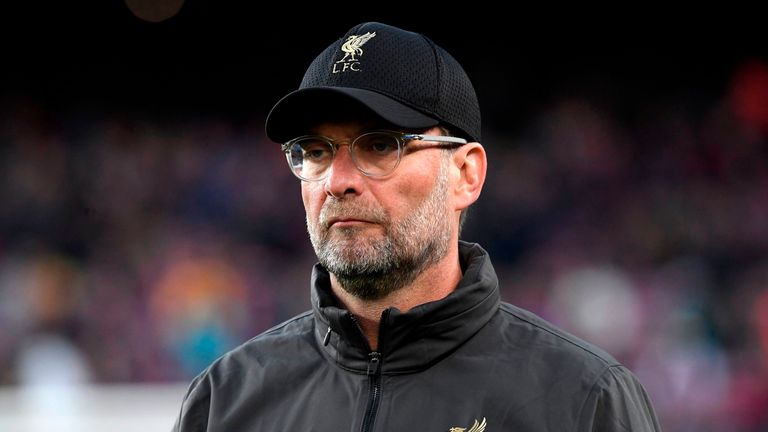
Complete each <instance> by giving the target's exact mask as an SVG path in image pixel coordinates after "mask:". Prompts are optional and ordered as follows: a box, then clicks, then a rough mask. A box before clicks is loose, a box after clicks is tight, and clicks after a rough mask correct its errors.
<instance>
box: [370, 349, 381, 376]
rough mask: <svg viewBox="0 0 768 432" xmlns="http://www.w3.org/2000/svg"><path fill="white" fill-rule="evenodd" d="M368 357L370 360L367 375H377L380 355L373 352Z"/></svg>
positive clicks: (379, 366) (379, 367)
mask: <svg viewBox="0 0 768 432" xmlns="http://www.w3.org/2000/svg"><path fill="white" fill-rule="evenodd" d="M368 357H370V358H371V359H370V361H369V362H368V375H369V376H370V375H378V374H379V371H380V369H381V353H378V352H376V351H373V352H371V353H369V354H368Z"/></svg>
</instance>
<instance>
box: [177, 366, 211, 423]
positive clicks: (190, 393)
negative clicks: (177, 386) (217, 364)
mask: <svg viewBox="0 0 768 432" xmlns="http://www.w3.org/2000/svg"><path fill="white" fill-rule="evenodd" d="M206 372H207V371H206ZM206 372H203V373H201V374H200V375H198V376H197V377H196V378H195V379H194V380H193V381H192V383H191V384H190V385H189V389H188V390H187V394H186V395H185V396H184V400H183V401H182V403H181V409H180V411H179V416H178V417H177V418H176V423H175V424H174V425H173V432H205V431H206V430H208V413H209V410H210V405H211V386H210V382H209V381H208V379H207V373H206Z"/></svg>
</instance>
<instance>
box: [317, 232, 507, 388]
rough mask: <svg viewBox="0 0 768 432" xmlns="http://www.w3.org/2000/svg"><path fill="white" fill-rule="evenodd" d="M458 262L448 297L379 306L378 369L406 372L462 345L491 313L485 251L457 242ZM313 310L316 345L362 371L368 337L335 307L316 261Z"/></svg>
mask: <svg viewBox="0 0 768 432" xmlns="http://www.w3.org/2000/svg"><path fill="white" fill-rule="evenodd" d="M459 262H460V264H461V267H462V271H463V276H462V279H461V281H460V282H459V285H458V286H457V287H456V290H454V291H453V292H452V293H451V294H449V295H448V296H447V297H445V298H443V299H441V300H438V301H434V302H429V303H425V304H422V305H419V306H417V307H415V308H413V309H411V310H409V311H408V312H405V313H403V312H401V311H400V310H398V309H397V308H394V307H392V308H389V309H387V310H385V311H384V313H383V314H382V320H381V329H380V333H379V352H380V353H381V370H382V373H384V374H397V373H409V372H416V371H419V370H422V369H425V368H427V367H429V366H431V365H432V364H434V363H436V362H437V361H439V360H440V359H442V358H443V357H445V356H446V355H448V354H450V353H451V352H453V351H454V350H455V349H456V348H458V347H459V346H461V345H462V344H463V343H464V342H465V341H467V340H468V339H469V338H470V337H471V336H472V335H474V334H475V333H476V332H477V331H478V330H480V328H481V327H483V326H484V325H485V324H486V323H487V322H488V320H490V318H491V316H492V315H493V314H494V313H495V312H496V310H497V309H498V307H499V301H500V296H499V289H498V279H497V277H496V272H495V271H494V270H493V266H492V265H491V261H490V257H489V256H488V252H486V251H485V250H484V249H483V248H481V247H480V246H479V245H477V244H474V243H467V242H464V241H459ZM312 309H313V312H314V317H315V338H316V340H317V342H318V345H319V346H320V348H321V349H322V350H323V351H324V352H325V353H326V354H327V355H328V356H329V357H330V358H331V359H332V360H333V361H335V362H336V363H337V364H338V365H339V366H341V367H343V368H345V369H349V370H353V371H358V372H365V371H366V370H367V367H368V360H369V354H370V351H371V350H370V348H369V346H368V341H367V340H366V339H365V336H363V334H362V331H361V330H360V327H359V326H358V324H357V322H355V320H354V317H353V316H352V314H351V313H350V312H349V311H347V310H346V309H343V308H341V307H340V306H339V303H338V302H337V300H336V297H335V296H334V295H333V293H332V291H331V287H330V276H329V275H328V272H327V271H326V270H325V269H324V268H323V267H322V266H320V264H315V266H314V268H313V271H312ZM329 328H330V330H329Z"/></svg>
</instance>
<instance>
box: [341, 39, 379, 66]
mask: <svg viewBox="0 0 768 432" xmlns="http://www.w3.org/2000/svg"><path fill="white" fill-rule="evenodd" d="M374 36H376V32H373V33H371V32H368V33H366V34H364V35H351V36H350V37H348V38H347V41H346V42H344V43H343V44H342V45H341V50H342V51H344V53H345V54H344V57H343V58H342V59H341V60H339V61H337V62H336V63H341V62H343V61H346V60H347V57H350V59H349V61H355V56H361V55H363V49H362V48H360V47H361V46H363V45H365V43H366V42H368V41H369V40H371V38H372V37H374Z"/></svg>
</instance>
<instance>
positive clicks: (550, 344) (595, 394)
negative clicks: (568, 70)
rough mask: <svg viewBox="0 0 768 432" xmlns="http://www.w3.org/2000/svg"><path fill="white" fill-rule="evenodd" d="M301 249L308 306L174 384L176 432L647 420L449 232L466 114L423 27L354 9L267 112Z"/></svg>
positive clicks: (605, 368) (475, 189) (545, 426)
mask: <svg viewBox="0 0 768 432" xmlns="http://www.w3.org/2000/svg"><path fill="white" fill-rule="evenodd" d="M266 130H267V135H268V136H269V137H270V138H271V139H272V140H274V141H277V142H279V143H282V149H283V151H284V152H285V153H286V157H287V160H288V165H289V168H290V169H291V170H292V172H293V173H294V174H295V175H296V176H297V177H298V178H299V179H300V180H301V191H302V198H303V201H304V207H305V210H306V215H307V228H308V231H309V236H310V240H311V242H312V245H313V246H314V249H315V251H316V253H317V256H318V258H319V264H316V265H315V267H314V269H313V272H312V279H311V297H312V306H313V308H312V311H310V312H307V313H304V314H303V315H300V316H298V317H296V318H294V319H291V320H289V321H287V322H285V323H283V324H281V325H279V326H277V327H275V328H273V329H271V330H268V331H267V332H265V333H264V334H262V335H259V336H257V337H255V338H254V339H252V340H250V341H249V342H247V343H245V344H244V345H242V346H240V347H239V348H237V349H235V350H233V351H231V352H229V353H227V354H226V355H224V356H223V357H222V358H220V359H219V360H217V361H216V362H215V363H214V364H213V365H211V366H210V367H209V368H208V369H207V370H205V371H204V372H203V373H202V374H200V375H199V376H198V377H197V378H196V379H195V380H194V381H193V382H192V384H191V386H190V388H189V391H188V394H187V395H186V397H185V399H184V402H183V405H182V408H181V413H180V416H179V418H178V420H177V423H176V430H178V431H310V430H311V431H406V430H416V431H471V432H480V431H489V432H491V431H545V430H546V431H630V430H631V431H657V430H659V429H660V428H659V425H658V421H657V420H656V416H655V414H654V412H653V409H652V407H651V403H650V401H649V400H648V397H647V395H646V393H645V391H644V389H643V388H642V386H641V385H640V383H639V382H638V381H637V380H636V378H635V377H634V375H632V374H631V373H630V372H629V371H628V370H627V369H626V368H624V367H623V366H622V365H620V364H619V363H618V362H617V361H616V360H614V359H613V358H612V357H611V356H610V355H608V354H607V353H605V352H603V351H601V350H600V349H598V348H596V347H594V346H592V345H590V344H588V343H586V342H583V341H581V340H579V339H577V338H575V337H573V336H570V335H568V334H566V333H565V332H563V331H561V330H559V329H557V328H555V327H554V326H552V325H551V324H549V323H547V322H545V321H543V320H542V319H540V318H538V317H537V316H535V315H533V314H531V313H529V312H527V311H524V310H521V309H519V308H516V307H514V306H512V305H509V304H505V303H501V302H500V300H499V289H498V280H497V278H496V275H495V273H494V270H493V266H492V265H491V261H490V259H489V256H488V254H487V253H486V252H485V251H484V250H483V249H482V248H481V247H480V246H478V245H476V244H471V243H466V242H461V241H459V230H460V225H461V219H462V214H463V212H464V211H465V210H466V209H467V207H469V206H470V205H471V204H472V203H473V202H474V201H475V200H476V199H477V198H478V196H479V195H480V191H481V189H482V186H483V182H484V180H485V172H486V154H485V151H484V150H483V147H482V145H481V144H480V143H479V141H480V110H479V106H478V103H477V98H476V96H475V92H474V89H473V87H472V84H471V83H470V81H469V79H468V77H467V76H466V74H465V73H464V70H463V69H462V68H461V66H460V65H459V64H458V63H457V62H456V60H454V59H453V57H451V56H450V55H449V54H448V53H447V52H446V51H444V50H443V49H442V48H440V47H438V46H437V45H435V44H434V43H433V42H432V41H431V40H430V39H428V38H426V37H425V36H422V35H420V34H417V33H411V32H406V31H404V30H401V29H398V28H395V27H391V26H387V25H384V24H380V23H364V24H360V25H358V26H355V27H354V28H352V29H350V30H349V32H347V34H346V35H345V36H344V37H342V38H341V39H339V40H338V41H336V42H334V43H333V44H331V46H329V47H328V48H327V49H326V50H325V51H323V52H322V53H321V54H320V55H319V56H318V57H317V58H316V59H315V60H314V62H313V63H312V64H311V65H310V67H309V69H308V70H307V72H306V74H305V76H304V79H303V81H302V83H301V85H300V87H299V89H298V90H297V91H294V92H292V93H291V94H289V95H287V96H286V97H284V98H283V99H282V100H280V101H279V102H278V103H277V104H276V105H275V107H274V108H273V109H272V111H271V112H270V115H269V117H268V119H267V124H266Z"/></svg>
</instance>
